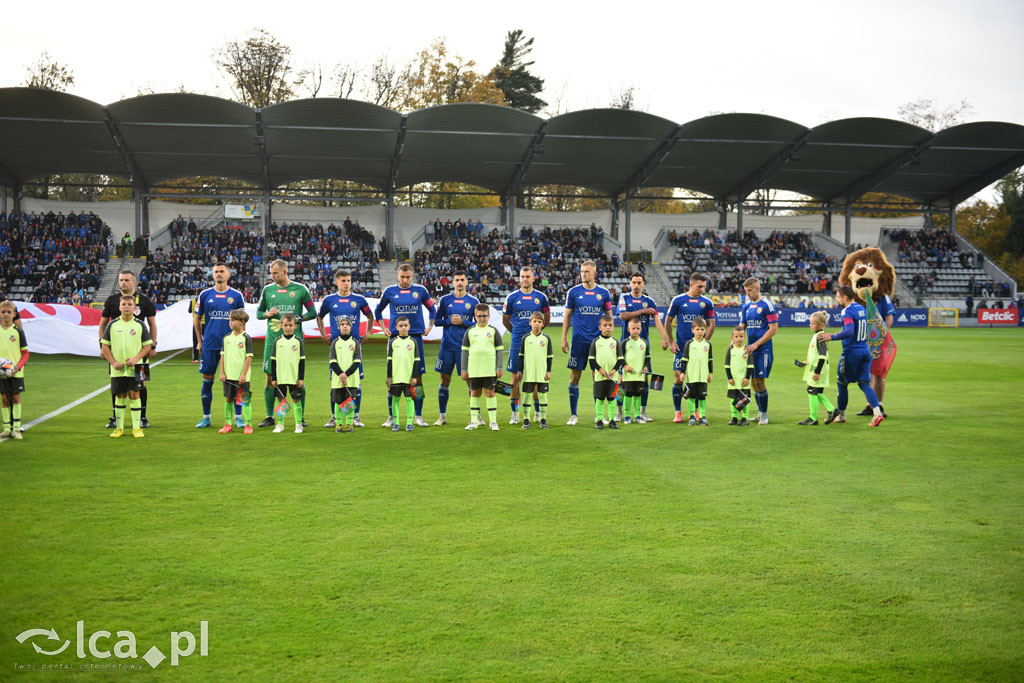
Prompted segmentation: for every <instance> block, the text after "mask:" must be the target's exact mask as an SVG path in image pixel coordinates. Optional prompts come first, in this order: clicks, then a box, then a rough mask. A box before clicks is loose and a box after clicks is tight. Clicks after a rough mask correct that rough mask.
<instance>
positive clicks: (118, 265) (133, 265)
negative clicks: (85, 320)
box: [96, 258, 146, 301]
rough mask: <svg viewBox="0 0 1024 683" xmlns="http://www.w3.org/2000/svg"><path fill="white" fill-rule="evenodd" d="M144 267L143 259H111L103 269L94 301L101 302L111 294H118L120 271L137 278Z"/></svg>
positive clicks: (144, 261) (144, 260)
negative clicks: (127, 272) (129, 273)
mask: <svg viewBox="0 0 1024 683" xmlns="http://www.w3.org/2000/svg"><path fill="white" fill-rule="evenodd" d="M145 267H146V259H144V258H124V259H118V258H112V259H110V260H109V261H107V265H106V267H105V268H104V269H103V275H102V276H101V277H100V286H99V287H97V288H96V300H97V301H103V300H105V299H106V298H107V297H108V296H110V295H111V294H116V293H117V292H118V289H117V276H118V274H120V272H121V271H122V270H130V271H132V272H133V273H135V277H136V278H138V277H139V273H141V272H142V269H143V268H145Z"/></svg>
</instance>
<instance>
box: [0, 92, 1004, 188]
mask: <svg viewBox="0 0 1024 683" xmlns="http://www.w3.org/2000/svg"><path fill="white" fill-rule="evenodd" d="M1021 165H1024V126H1019V125H1015V124H1011V123H999V122H983V123H968V124H964V125H960V126H955V127H953V128H948V129H946V130H942V131H939V132H937V133H931V132H929V131H927V130H924V129H922V128H918V127H916V126H913V125H910V124H908V123H904V122H902V121H895V120H891V119H880V118H852V119H843V120H840V121H830V122H828V123H825V124H822V125H820V126H817V127H815V128H807V127H806V126H803V125H801V124H798V123H794V122H792V121H787V120H785V119H780V118H776V117H773V116H766V115H762V114H719V115H714V116H707V117H704V118H701V119H697V120H695V121H690V122H688V123H683V124H678V123H675V122H672V121H669V120H667V119H663V118H661V117H658V116H654V115H652V114H647V113H644V112H636V111H624V110H618V109H588V110H583V111H576V112H571V113H568V114H563V115H560V116H555V117H553V118H551V119H541V118H539V117H537V116H534V115H532V114H528V113H526V112H523V111H519V110H515V109H510V108H508V107H499V106H495V105H490V104H450V105H442V106H438V107H431V108H429V109H424V110H420V111H415V112H412V113H410V114H407V115H403V114H401V113H399V112H396V111H392V110H390V109H386V108H384V107H379V106H377V105H373V104H368V103H366V102H358V101H355V100H343V99H333V98H323V99H308V100H296V101H292V102H285V103H282V104H277V105H273V106H270V107H265V108H263V109H260V110H254V109H252V108H250V107H247V106H244V105H242V104H238V103H237V102H232V101H229V100H224V99H221V98H218V97H208V96H205V95H191V94H163V95H144V96H141V97H135V98H131V99H127V100H123V101H121V102H115V103H113V104H110V105H108V106H105V107H104V106H102V105H99V104H97V103H95V102H91V101H89V100H86V99H83V98H80V97H76V96H74V95H68V94H66V93H57V92H52V91H48V90H39V89H34V88H5V89H0V177H2V180H3V182H4V183H6V184H9V185H17V184H19V183H22V182H25V181H29V180H32V179H35V178H39V177H42V176H46V175H50V174H56V173H73V172H82V173H102V174H105V175H109V176H117V177H125V178H130V179H132V180H133V181H134V182H135V183H136V184H138V185H140V186H142V187H147V188H148V187H152V186H154V185H156V184H159V183H160V182H163V181H166V180H170V179H174V178H183V177H190V176H200V175H203V176H210V175H212V176H223V177H230V178H235V179H238V180H241V181H245V182H248V183H252V184H254V185H257V186H259V187H261V188H264V189H265V190H267V191H273V190H274V189H275V188H278V187H281V186H282V185H286V184H289V183H293V182H296V181H302V180H309V179H320V178H334V179H339V180H352V181H356V182H360V183H364V184H366V185H370V186H373V187H378V188H380V189H381V190H386V189H388V188H399V187H405V186H409V185H413V184H416V183H421V182H428V181H432V182H437V181H449V182H465V183H471V184H473V185H478V186H481V187H485V188H488V189H491V190H494V191H495V192H499V193H503V194H511V193H515V192H518V191H520V190H521V189H522V188H525V187H528V186H535V185H547V184H561V185H581V186H585V187H588V188H591V189H592V190H594V191H596V192H598V193H600V194H606V195H609V196H623V195H626V194H628V193H630V192H633V191H635V190H637V189H640V188H675V187H679V188H686V189H689V190H694V191H697V192H701V193H704V194H707V195H709V196H711V197H714V198H716V199H725V200H729V201H737V200H738V199H743V198H745V197H747V196H748V195H749V194H750V193H751V192H753V191H754V190H756V189H758V188H773V189H783V190H791V191H794V192H798V193H801V194H804V195H807V196H810V197H812V198H814V199H816V200H819V201H822V202H828V203H831V204H832V205H836V206H842V205H845V204H848V203H851V202H854V201H856V200H857V199H858V198H859V197H861V196H862V195H863V194H864V193H866V192H870V191H878V192H886V193H891V194H896V195H900V196H903V197H907V198H909V199H911V200H913V201H915V202H919V203H921V204H929V205H932V206H936V207H942V206H949V205H951V204H955V203H959V202H960V201H963V200H964V199H966V198H967V197H970V196H971V195H972V194H974V193H975V192H977V191H978V190H980V189H982V188H984V187H985V186H987V185H988V184H990V183H992V182H994V181H995V180H998V179H999V178H1000V177H1002V176H1003V175H1005V174H1006V173H1008V172H1009V171H1011V170H1013V169H1015V168H1017V167H1019V166H1021Z"/></svg>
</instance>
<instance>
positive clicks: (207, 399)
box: [192, 261, 245, 429]
mask: <svg viewBox="0 0 1024 683" xmlns="http://www.w3.org/2000/svg"><path fill="white" fill-rule="evenodd" d="M230 277H231V271H230V270H229V269H228V264H226V263H224V262H223V261H219V262H217V263H215V264H214V265H213V287H210V288H209V289H204V290H203V291H202V292H201V293H200V294H199V302H198V304H197V306H196V307H195V310H194V311H193V312H192V327H193V330H194V331H195V333H196V350H197V351H199V353H200V363H199V374H201V375H202V376H203V388H202V390H201V391H200V392H199V397H200V399H201V400H202V405H203V419H201V420H200V421H199V424H197V425H196V427H197V428H200V429H202V428H204V427H209V426H210V425H211V424H212V423H211V420H210V408H211V406H212V405H213V375H214V373H215V372H217V368H218V367H220V352H221V350H222V348H223V344H224V337H226V336H227V335H229V334H231V311H233V310H235V309H236V308H242V309H244V308H245V300H244V299H243V298H242V293H241V292H239V291H238V290H237V289H232V288H231V287H228V279H230ZM201 318H203V319H205V325H204V326H203V329H202V331H200V329H199V320H200V319H201ZM241 409H242V406H241V405H236V406H235V424H236V425H238V426H239V427H244V426H245V422H241V424H239V421H240V420H241V419H242V417H241Z"/></svg>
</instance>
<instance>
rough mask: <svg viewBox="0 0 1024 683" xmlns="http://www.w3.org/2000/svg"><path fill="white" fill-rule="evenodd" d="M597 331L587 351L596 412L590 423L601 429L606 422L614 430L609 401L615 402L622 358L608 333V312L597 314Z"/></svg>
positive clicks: (611, 323) (611, 329) (611, 321)
mask: <svg viewBox="0 0 1024 683" xmlns="http://www.w3.org/2000/svg"><path fill="white" fill-rule="evenodd" d="M598 330H599V331H600V332H601V334H600V336H598V338H597V339H595V340H594V341H592V342H590V353H589V354H587V361H588V362H589V364H590V370H591V374H593V376H594V406H595V409H596V411H597V415H596V417H595V419H594V426H595V427H596V428H597V429H604V425H605V423H607V424H608V427H609V429H618V428H619V425H618V424H616V422H615V413H614V411H613V410H612V408H611V404H612V403H614V401H615V392H616V390H617V389H618V376H619V370H620V369H621V368H622V363H623V360H622V349H621V348H620V346H619V342H618V341H617V340H616V339H615V337H613V336H612V332H614V331H615V319H614V318H613V317H612V316H611V314H609V313H606V314H604V315H603V316H601V320H600V322H599V323H598ZM602 418H603V419H602ZM609 418H610V420H609Z"/></svg>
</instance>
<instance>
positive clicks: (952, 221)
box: [949, 204, 956, 235]
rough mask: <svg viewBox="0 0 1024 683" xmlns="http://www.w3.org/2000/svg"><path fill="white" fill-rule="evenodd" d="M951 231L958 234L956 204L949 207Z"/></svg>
mask: <svg viewBox="0 0 1024 683" xmlns="http://www.w3.org/2000/svg"><path fill="white" fill-rule="evenodd" d="M949 231H950V232H951V233H953V234H954V235H955V234H956V204H951V205H950V207H949Z"/></svg>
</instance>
